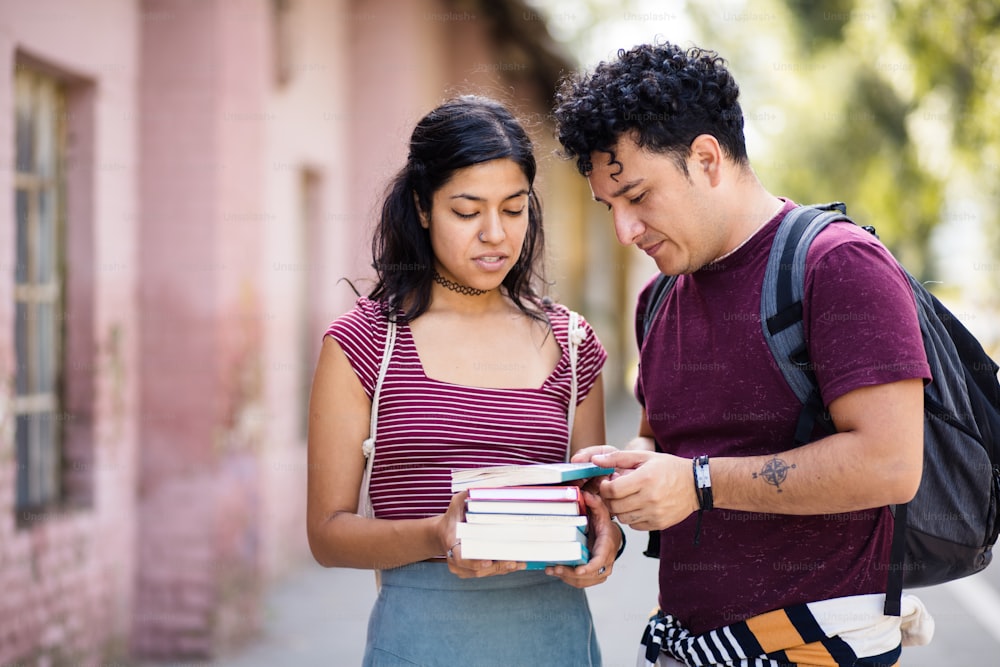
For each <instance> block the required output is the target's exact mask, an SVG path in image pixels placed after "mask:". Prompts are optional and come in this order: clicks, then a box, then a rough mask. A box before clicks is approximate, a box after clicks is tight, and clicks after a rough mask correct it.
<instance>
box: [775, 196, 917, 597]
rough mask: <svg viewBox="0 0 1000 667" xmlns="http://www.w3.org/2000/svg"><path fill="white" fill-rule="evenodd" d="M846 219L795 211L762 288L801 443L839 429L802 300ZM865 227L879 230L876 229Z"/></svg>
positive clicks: (900, 546) (898, 564)
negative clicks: (814, 250)
mask: <svg viewBox="0 0 1000 667" xmlns="http://www.w3.org/2000/svg"><path fill="white" fill-rule="evenodd" d="M841 220H843V221H847V222H853V220H851V219H850V218H849V217H847V208H846V207H845V206H844V204H842V203H840V202H835V203H832V204H824V205H818V206H800V207H798V208H796V209H794V210H792V211H790V212H789V213H788V215H787V216H785V219H784V220H782V221H781V224H780V226H779V227H778V233H777V235H776V236H775V239H774V244H773V245H772V246H771V254H770V256H769V257H768V263H767V269H766V270H765V273H764V283H763V286H762V288H761V299H760V319H761V326H762V327H763V331H764V339H765V340H766V341H767V345H768V347H769V348H770V349H771V353H772V354H773V355H774V359H775V363H777V364H778V367H779V368H780V369H781V373H782V375H784V376H785V380H786V381H787V382H788V385H789V386H790V387H791V388H792V391H793V392H795V395H796V396H798V398H799V400H800V401H802V412H801V413H799V421H798V423H797V424H796V427H795V444H797V445H800V444H805V443H807V442H809V441H810V440H811V438H812V433H813V430H814V427H815V426H816V425H817V423H819V424H820V425H822V426H823V428H824V429H825V430H826V431H827V432H829V433H833V432H834V430H835V429H834V427H833V422H832V421H831V419H830V415H829V413H828V412H827V411H826V409H825V407H824V405H823V401H822V398H821V397H820V395H819V384H818V383H817V381H816V374H815V373H814V372H813V366H812V363H811V361H810V359H809V350H808V347H807V345H806V341H805V329H804V326H803V323H802V298H803V293H804V286H805V269H806V254H807V253H808V251H809V246H810V244H811V243H812V241H813V239H815V238H816V235H817V234H819V233H820V232H821V231H822V230H823V229H824V228H825V227H826V226H827V225H829V224H830V223H832V222H837V221H841ZM865 229H866V230H867V231H869V232H871V233H872V234H874V230H873V229H870V228H868V227H866V228H865ZM876 238H877V235H876ZM893 513H894V517H895V520H894V524H893V535H892V546H891V549H890V559H889V563H890V567H889V576H888V580H887V584H886V594H885V606H884V609H883V612H884V613H885V614H886V615H888V616H899V615H900V611H901V598H902V594H903V564H904V560H905V557H906V513H907V505H906V504H902V505H896V506H895V507H894V510H893Z"/></svg>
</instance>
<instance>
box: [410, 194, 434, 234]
mask: <svg viewBox="0 0 1000 667" xmlns="http://www.w3.org/2000/svg"><path fill="white" fill-rule="evenodd" d="M413 207H414V208H415V209H417V215H418V216H419V217H420V226H421V227H423V228H424V229H427V228H428V227H430V225H431V217H430V216H429V215H427V213H425V212H424V210H423V209H422V208H420V198H419V197H417V193H416V192H414V193H413Z"/></svg>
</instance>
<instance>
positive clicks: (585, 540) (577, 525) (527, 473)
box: [452, 463, 618, 586]
mask: <svg viewBox="0 0 1000 667" xmlns="http://www.w3.org/2000/svg"><path fill="white" fill-rule="evenodd" d="M612 472H613V470H612V469H608V468H601V467H599V466H596V465H593V464H589V463H585V464H537V465H525V466H498V467H494V468H480V469H473V470H465V471H454V472H453V473H452V480H453V487H452V488H453V490H460V489H468V500H467V502H466V514H465V521H464V522H460V523H458V524H457V525H456V538H457V539H459V540H461V545H462V546H461V550H460V553H461V557H462V558H465V559H483V560H505V561H520V562H525V563H527V564H528V565H527V567H528V568H530V569H541V568H546V567H548V566H553V565H565V566H571V567H563V568H558V571H555V570H550V571H551V572H553V573H555V574H559V575H560V576H562V577H563V578H564V579H565V580H567V581H568V582H569V583H571V584H573V585H578V586H587V585H591V584H593V583H597V582H598V581H603V578H601V579H595V576H598V577H600V576H602V575H604V574H605V572H607V571H608V567H607V566H606V565H605V564H604V563H605V561H606V560H607V559H608V556H607V554H606V553H605V552H608V551H610V552H611V556H612V557H613V555H614V546H609V543H611V542H613V540H612V539H611V538H610V537H608V535H607V532H608V530H609V529H610V530H612V531H613V532H614V534H615V535H617V533H618V531H617V530H616V529H615V528H614V524H612V523H611V519H610V515H609V514H608V512H607V509H606V508H605V507H604V505H603V502H602V501H601V500H600V499H599V498H597V497H596V496H594V495H593V494H590V493H587V492H585V491H583V490H582V489H581V488H580V487H578V486H571V485H567V484H565V482H568V481H573V480H584V479H589V478H591V477H595V476H600V475H609V474H611V473H612ZM560 482H562V484H560ZM588 508H589V509H591V510H592V511H591V512H590V514H591V516H592V517H594V516H596V517H597V518H598V521H597V522H596V524H595V525H588ZM591 523H592V524H593V523H594V522H591ZM592 548H594V549H597V551H595V552H594V555H595V556H596V555H599V556H600V560H601V564H597V565H595V566H594V567H593V568H577V570H579V571H575V570H573V569H572V566H578V565H584V564H586V563H588V562H589V561H590V560H591V556H592V553H591V549H592ZM610 562H613V558H612V559H611V560H610ZM610 562H609V563H608V564H610ZM589 569H593V570H594V572H589V571H588V570H589Z"/></svg>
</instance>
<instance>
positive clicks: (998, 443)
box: [638, 202, 1000, 616]
mask: <svg viewBox="0 0 1000 667" xmlns="http://www.w3.org/2000/svg"><path fill="white" fill-rule="evenodd" d="M846 212H847V209H846V207H845V206H844V204H842V203H839V202H837V203H833V204H825V205H817V206H800V207H798V208H796V209H793V210H792V211H790V212H789V213H788V215H786V216H785V218H784V220H782V222H781V224H780V225H779V228H778V232H777V235H776V237H775V239H774V243H773V245H772V246H771V254H770V256H769V258H768V264H767V269H766V271H765V274H764V282H763V286H762V290H761V306H760V321H761V325H762V328H763V334H764V339H765V340H766V341H767V344H768V346H769V347H770V349H771V353H772V354H773V355H774V359H775V362H776V363H777V365H778V367H779V368H780V369H781V372H782V374H783V375H784V376H785V379H786V381H787V382H788V384H789V386H790V387H791V388H792V390H793V391H794V392H795V395H796V396H798V398H799V400H800V401H801V402H802V406H803V407H802V412H801V413H800V416H799V420H798V424H797V425H796V429H795V444H796V445H800V444H804V443H806V442H809V440H810V439H812V435H813V433H814V429H815V428H816V427H817V426H819V427H821V428H822V429H823V430H825V431H826V432H828V433H831V432H833V430H834V428H833V423H832V421H831V420H830V416H829V413H827V412H826V410H825V408H824V406H823V401H822V399H821V397H820V395H819V389H818V385H817V383H816V378H815V375H814V374H813V372H812V366H811V364H810V360H809V349H808V347H807V345H806V341H805V338H804V334H803V331H804V330H803V324H802V294H803V283H804V280H805V263H806V252H807V251H808V250H809V245H810V243H812V240H813V239H814V238H815V237H816V235H817V234H819V233H820V232H821V231H822V230H823V229H824V228H825V227H826V226H827V225H828V224H830V223H832V222H836V221H847V222H853V220H851V219H850V218H848V217H847V215H846ZM864 229H866V230H868V231H869V232H871V233H872V234H873V235H874V234H875V230H874V229H873V228H871V227H864ZM875 236H876V238H877V235H875ZM907 276H909V279H910V286H911V288H912V289H913V295H914V297H915V299H916V302H917V316H918V319H919V321H920V332H921V334H922V336H923V341H924V349H925V351H926V353H927V361H928V363H929V365H930V369H931V377H932V378H933V381H932V382H931V383H930V384H928V385H927V386H926V388H925V390H924V472H923V477H922V478H921V481H920V487H919V489H918V490H917V494H916V496H915V497H914V498H913V500H911V501H910V502H909V503H907V504H905V505H896V506H895V507H893V508H892V509H893V511H894V515H895V529H894V534H893V542H892V556H891V562H890V571H889V584H888V590H887V591H886V603H885V613H886V614H890V615H894V616H898V615H899V612H900V609H899V604H900V595H901V593H902V588H903V587H904V586H905V587H920V586H930V585H933V584H940V583H943V582H946V581H951V580H953V579H959V578H961V577H965V576H968V575H970V574H974V573H976V572H979V571H980V570H982V569H983V568H985V567H986V566H987V565H989V563H990V561H991V560H992V557H993V555H992V547H993V545H994V544H995V543H996V541H997V535H998V533H1000V518H998V499H1000V383H998V381H997V370H998V367H997V364H996V363H995V362H994V361H993V360H992V359H991V358H990V357H989V355H987V354H986V352H985V351H984V350H983V347H982V345H980V344H979V342H978V341H977V340H976V339H975V337H974V336H973V335H972V334H971V333H970V332H969V331H968V330H967V329H966V328H965V327H964V326H963V325H962V324H961V322H959V321H958V319H956V318H955V316H954V315H952V314H951V312H949V311H948V309H947V308H945V307H944V305H943V304H942V303H941V302H940V301H938V300H937V298H935V297H934V296H933V295H932V294H931V293H930V292H928V291H927V290H926V289H925V288H924V286H923V285H922V284H921V283H920V282H919V281H918V280H916V279H915V278H914V277H913V276H910V275H909V273H907ZM675 280H676V277H675V276H663V275H661V276H659V278H658V279H657V281H656V283H655V284H654V286H653V288H652V290H651V292H650V297H649V300H648V302H647V307H646V310H645V312H644V313H643V314H642V319H641V321H640V322H639V325H640V326H639V329H638V330H639V341H640V345H641V341H642V338H644V337H645V335H646V333H647V332H648V330H649V325H650V324H651V322H652V320H653V318H654V317H655V316H656V313H657V312H658V311H659V308H660V306H661V305H662V303H663V300H664V298H665V297H666V295H667V293H668V292H669V291H670V288H671V287H672V286H673V284H674V281H675ZM654 541H656V540H655V536H653V535H651V536H650V550H649V551H647V555H655V554H653V553H651V551H656V548H655V547H654V544H653V543H654ZM655 546H658V541H656V545H655Z"/></svg>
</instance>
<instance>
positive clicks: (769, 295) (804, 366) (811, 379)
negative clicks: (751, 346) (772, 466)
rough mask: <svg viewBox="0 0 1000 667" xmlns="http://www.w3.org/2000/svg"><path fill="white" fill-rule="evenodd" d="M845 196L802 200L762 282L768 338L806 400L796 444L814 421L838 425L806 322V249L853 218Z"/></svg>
mask: <svg viewBox="0 0 1000 667" xmlns="http://www.w3.org/2000/svg"><path fill="white" fill-rule="evenodd" d="M846 210H847V209H846V207H845V206H844V204H842V203H840V202H836V203H833V204H822V205H817V206H799V207H797V208H795V209H792V210H791V211H789V213H788V214H787V215H786V216H785V217H784V219H783V220H782V221H781V224H780V225H779V226H778V232H777V234H776V235H775V238H774V243H773V244H772V246H771V253H770V255H769V257H768V261H767V268H766V269H765V272H764V283H763V285H762V287H761V297H760V321H761V327H762V329H763V332H764V340H765V341H766V342H767V346H768V347H769V348H770V349H771V354H772V356H773V357H774V361H775V363H776V364H777V365H778V368H779V370H781V374H782V375H783V376H784V377H785V381H786V382H788V386H789V387H791V389H792V391H793V392H794V393H795V395H796V396H797V397H798V399H799V401H801V403H802V405H803V409H802V412H801V413H800V414H799V421H798V424H797V425H796V428H795V444H797V445H801V444H805V443H807V442H809V440H810V439H811V437H812V433H813V430H814V427H815V425H816V424H817V423H819V424H821V425H822V426H823V427H824V428H825V430H826V431H827V432H830V433H832V432H833V425H832V423H831V422H830V418H829V415H828V414H827V412H826V410H825V409H824V406H823V401H822V398H821V397H820V395H819V385H818V383H817V382H816V375H815V373H814V372H813V366H812V362H811V361H810V359H809V349H808V347H807V345H806V340H805V328H804V326H803V323H802V297H803V290H804V284H805V273H806V254H807V253H808V252H809V246H810V244H811V243H812V241H813V239H814V238H816V235H817V234H819V233H820V232H821V231H823V229H824V228H826V226H827V225H829V224H830V223H832V222H836V221H839V220H846V221H848V222H853V221H852V220H851V219H850V218H848V217H847V214H846Z"/></svg>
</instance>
